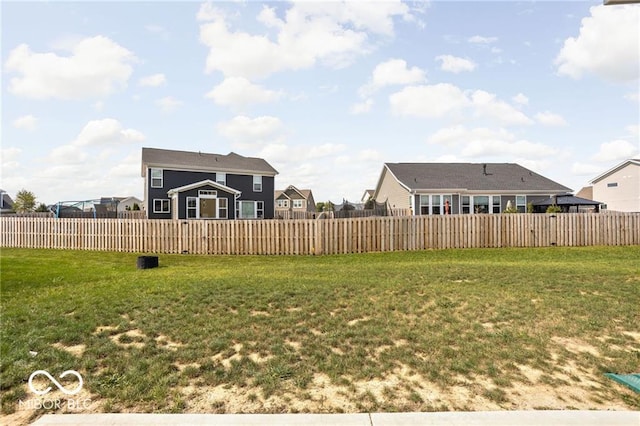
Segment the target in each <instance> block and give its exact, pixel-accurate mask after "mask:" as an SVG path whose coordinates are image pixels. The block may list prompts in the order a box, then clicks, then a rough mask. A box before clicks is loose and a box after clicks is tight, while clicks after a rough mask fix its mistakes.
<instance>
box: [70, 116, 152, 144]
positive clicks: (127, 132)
mask: <svg viewBox="0 0 640 426" xmlns="http://www.w3.org/2000/svg"><path fill="white" fill-rule="evenodd" d="M144 140H145V136H144V135H143V134H142V133H141V132H140V131H138V130H135V129H124V128H123V127H122V124H120V122H119V121H118V120H115V119H113V118H105V119H102V120H92V121H89V122H88V123H87V124H86V125H85V126H84V128H83V129H82V130H81V131H80V133H79V134H78V136H77V137H76V139H75V140H74V141H73V142H72V145H75V146H96V145H105V146H109V145H116V144H127V143H137V142H141V141H144Z"/></svg>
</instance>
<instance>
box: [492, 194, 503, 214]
mask: <svg viewBox="0 0 640 426" xmlns="http://www.w3.org/2000/svg"><path fill="white" fill-rule="evenodd" d="M491 200H492V201H491V202H492V210H491V212H492V213H494V214H495V213H500V209H501V207H502V204H501V198H500V196H499V195H494V196H493V197H491Z"/></svg>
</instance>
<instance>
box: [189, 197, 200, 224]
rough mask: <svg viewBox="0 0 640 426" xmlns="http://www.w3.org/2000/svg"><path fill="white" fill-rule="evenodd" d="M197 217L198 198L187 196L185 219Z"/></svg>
mask: <svg viewBox="0 0 640 426" xmlns="http://www.w3.org/2000/svg"><path fill="white" fill-rule="evenodd" d="M197 217H198V198H197V197H187V219H196V218H197Z"/></svg>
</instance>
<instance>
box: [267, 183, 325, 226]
mask: <svg viewBox="0 0 640 426" xmlns="http://www.w3.org/2000/svg"><path fill="white" fill-rule="evenodd" d="M275 209H276V217H279V216H281V217H287V218H292V217H295V216H299V215H302V214H306V213H315V212H316V202H315V200H314V199H313V192H312V191H311V190H310V189H298V188H296V187H295V186H293V185H289V186H288V187H287V188H286V189H284V190H277V191H275ZM296 213H297V215H296Z"/></svg>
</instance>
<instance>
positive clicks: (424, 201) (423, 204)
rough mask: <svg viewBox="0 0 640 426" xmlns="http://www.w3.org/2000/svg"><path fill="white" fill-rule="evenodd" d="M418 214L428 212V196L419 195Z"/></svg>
mask: <svg viewBox="0 0 640 426" xmlns="http://www.w3.org/2000/svg"><path fill="white" fill-rule="evenodd" d="M420 214H429V196H428V195H421V196H420Z"/></svg>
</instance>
